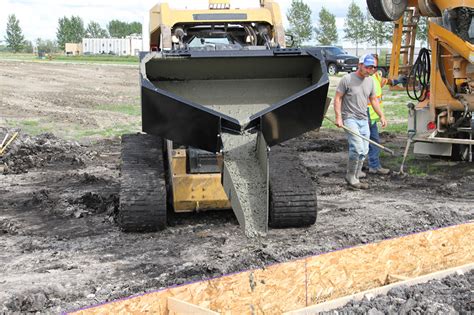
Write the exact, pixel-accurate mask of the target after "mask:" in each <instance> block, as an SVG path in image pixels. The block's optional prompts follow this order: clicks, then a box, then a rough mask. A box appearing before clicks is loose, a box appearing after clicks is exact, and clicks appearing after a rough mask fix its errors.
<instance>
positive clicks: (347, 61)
mask: <svg viewBox="0 0 474 315" xmlns="http://www.w3.org/2000/svg"><path fill="white" fill-rule="evenodd" d="M314 48H315V49H317V50H320V51H321V54H322V55H323V57H324V58H325V59H326V67H327V69H328V73H329V74H330V75H335V74H337V73H338V72H341V71H342V72H352V71H356V70H357V64H358V63H359V58H358V57H357V56H352V55H349V54H348V53H347V52H346V51H344V50H343V49H342V48H340V47H336V46H317V47H314Z"/></svg>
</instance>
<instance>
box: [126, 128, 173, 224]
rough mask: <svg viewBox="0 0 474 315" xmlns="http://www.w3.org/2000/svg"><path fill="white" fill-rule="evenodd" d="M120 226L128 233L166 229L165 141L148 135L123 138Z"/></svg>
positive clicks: (130, 135) (133, 135)
mask: <svg viewBox="0 0 474 315" xmlns="http://www.w3.org/2000/svg"><path fill="white" fill-rule="evenodd" d="M120 184H121V185H120V211H119V216H118V223H119V226H120V228H121V229H122V230H123V231H125V232H153V231H157V230H161V229H164V228H165V227H166V183H165V174H164V164H163V140H162V139H161V138H159V137H155V136H151V135H147V134H128V135H123V136H122V163H121V170H120Z"/></svg>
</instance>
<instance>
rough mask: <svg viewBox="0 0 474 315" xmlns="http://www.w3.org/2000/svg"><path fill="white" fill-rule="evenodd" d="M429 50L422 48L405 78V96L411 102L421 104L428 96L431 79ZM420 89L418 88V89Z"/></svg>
mask: <svg viewBox="0 0 474 315" xmlns="http://www.w3.org/2000/svg"><path fill="white" fill-rule="evenodd" d="M430 53H431V50H429V49H426V48H422V49H420V52H419V53H418V58H416V61H415V63H414V64H413V67H412V68H411V71H410V73H409V74H408V78H407V82H408V83H407V94H408V96H409V97H410V98H411V99H412V100H416V101H418V102H422V101H424V100H425V99H426V97H427V96H428V91H429V87H430V77H431V60H430ZM418 87H420V88H418Z"/></svg>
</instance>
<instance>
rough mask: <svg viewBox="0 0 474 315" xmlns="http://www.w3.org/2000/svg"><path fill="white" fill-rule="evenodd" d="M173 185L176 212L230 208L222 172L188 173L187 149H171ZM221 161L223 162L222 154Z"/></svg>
mask: <svg viewBox="0 0 474 315" xmlns="http://www.w3.org/2000/svg"><path fill="white" fill-rule="evenodd" d="M170 153H171V154H169V155H168V156H170V157H171V163H170V167H171V170H172V171H171V185H172V191H173V199H172V200H173V207H174V211H175V212H193V211H201V210H211V209H230V208H231V206H230V202H229V199H228V198H227V195H226V193H225V192H224V188H223V187H222V184H221V174H220V173H212V174H188V173H187V171H186V170H187V167H186V163H187V157H186V150H185V149H174V150H171V152H170ZM219 162H220V163H222V156H220V159H219Z"/></svg>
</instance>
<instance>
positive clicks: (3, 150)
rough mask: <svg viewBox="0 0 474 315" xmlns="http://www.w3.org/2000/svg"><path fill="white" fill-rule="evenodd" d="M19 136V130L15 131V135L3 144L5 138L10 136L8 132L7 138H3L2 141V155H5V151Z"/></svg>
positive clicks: (0, 152) (0, 149)
mask: <svg viewBox="0 0 474 315" xmlns="http://www.w3.org/2000/svg"><path fill="white" fill-rule="evenodd" d="M17 136H18V132H15V133H14V134H13V136H12V137H11V138H10V140H8V142H7V144H5V146H3V143H4V142H5V140H6V139H7V137H8V133H7V134H6V136H5V139H3V141H2V146H0V156H2V155H3V153H4V152H5V151H6V149H7V147H8V146H9V145H10V144H11V143H12V142H13V140H15V138H16V137H17Z"/></svg>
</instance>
